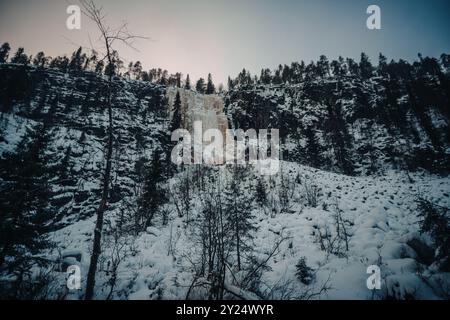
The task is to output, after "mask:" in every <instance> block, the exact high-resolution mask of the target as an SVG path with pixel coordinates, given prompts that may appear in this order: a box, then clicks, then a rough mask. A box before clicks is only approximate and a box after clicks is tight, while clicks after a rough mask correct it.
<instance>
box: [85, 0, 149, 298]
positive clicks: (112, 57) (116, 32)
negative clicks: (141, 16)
mask: <svg viewBox="0 0 450 320" xmlns="http://www.w3.org/2000/svg"><path fill="white" fill-rule="evenodd" d="M80 3H81V6H82V12H83V14H84V15H85V16H86V17H87V18H88V19H90V20H91V21H92V22H93V23H94V24H95V26H96V27H97V29H98V31H99V33H100V37H99V38H100V39H101V41H102V42H103V45H104V50H105V51H106V53H105V55H104V58H103V59H102V61H103V60H105V59H106V60H107V62H108V66H107V70H108V72H107V75H108V90H107V97H106V104H107V106H106V107H107V109H108V122H109V123H108V136H107V151H106V166H105V169H104V173H103V181H102V184H103V187H102V195H101V201H100V205H99V206H98V208H97V222H96V225H95V230H94V243H93V250H92V256H91V261H90V265H89V271H88V275H87V282H86V293H85V299H86V300H91V299H92V298H93V295H94V286H95V274H96V271H97V263H98V258H99V256H100V253H101V236H102V229H103V220H104V213H105V210H106V207H107V202H108V194H109V189H110V177H111V166H112V155H113V139H114V136H113V114H112V105H111V104H112V101H111V100H112V82H113V76H114V73H115V61H116V55H117V51H115V50H114V49H113V45H114V44H115V43H116V42H121V43H122V44H124V45H126V46H128V47H131V48H134V47H133V41H134V40H135V39H138V38H141V39H142V38H144V37H140V36H136V35H133V34H131V33H130V32H129V31H128V29H127V23H124V24H122V25H121V26H120V27H119V28H117V29H113V28H111V27H110V26H108V24H107V23H106V21H105V14H104V12H103V8H102V7H97V5H96V4H95V3H94V1H93V0H80Z"/></svg>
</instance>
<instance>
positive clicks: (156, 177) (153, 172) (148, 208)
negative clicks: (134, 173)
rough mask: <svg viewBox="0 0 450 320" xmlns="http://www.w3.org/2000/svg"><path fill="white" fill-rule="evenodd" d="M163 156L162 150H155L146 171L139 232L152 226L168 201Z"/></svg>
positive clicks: (140, 204) (140, 207) (137, 223)
mask: <svg viewBox="0 0 450 320" xmlns="http://www.w3.org/2000/svg"><path fill="white" fill-rule="evenodd" d="M161 155H162V151H161V150H159V149H157V150H155V152H154V153H153V157H152V160H151V163H150V166H149V167H148V168H147V169H146V174H145V178H144V185H143V191H142V194H141V196H140V199H139V202H138V203H139V210H138V216H137V217H136V218H137V219H136V227H137V230H138V231H139V230H145V228H147V227H149V226H151V223H152V220H153V218H154V216H155V214H156V212H157V211H158V208H159V207H160V206H161V205H162V204H163V203H164V202H165V201H166V200H167V195H166V192H165V190H164V188H163V187H162V182H163V181H164V178H165V177H164V165H163V162H162V157H161Z"/></svg>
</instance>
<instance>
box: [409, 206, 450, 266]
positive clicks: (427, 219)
mask: <svg viewBox="0 0 450 320" xmlns="http://www.w3.org/2000/svg"><path fill="white" fill-rule="evenodd" d="M417 203H418V209H419V215H420V216H421V217H422V218H423V220H422V221H421V222H420V227H421V231H422V232H428V233H429V234H430V235H431V237H432V239H433V242H434V245H435V246H436V254H435V259H436V262H438V265H439V267H440V269H441V270H442V271H445V272H449V271H450V218H449V209H448V208H444V207H440V206H437V205H435V204H433V203H431V202H430V201H428V200H426V199H423V198H419V199H418V200H417Z"/></svg>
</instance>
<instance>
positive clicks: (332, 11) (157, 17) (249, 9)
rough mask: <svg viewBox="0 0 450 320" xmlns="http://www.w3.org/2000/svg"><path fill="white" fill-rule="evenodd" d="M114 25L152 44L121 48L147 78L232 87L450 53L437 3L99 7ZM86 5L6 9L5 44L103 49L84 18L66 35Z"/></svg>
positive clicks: (263, 1) (137, 1) (448, 6)
mask: <svg viewBox="0 0 450 320" xmlns="http://www.w3.org/2000/svg"><path fill="white" fill-rule="evenodd" d="M96 3H97V4H99V5H101V6H103V8H104V10H105V13H107V20H108V22H109V24H111V25H112V26H117V25H119V24H121V22H122V20H126V21H127V22H128V23H129V29H130V30H131V31H132V32H134V33H136V34H139V35H143V36H148V37H150V38H151V39H152V40H151V41H145V40H140V41H138V42H136V47H137V48H138V49H139V52H136V51H133V50H131V49H129V48H123V47H120V46H119V47H118V49H119V51H120V53H121V56H122V57H123V58H124V61H125V63H127V62H129V61H138V60H139V61H141V62H142V64H143V66H144V69H145V70H148V69H151V68H162V69H167V70H168V71H169V72H170V73H175V72H182V73H183V75H184V76H186V74H190V76H191V80H192V81H195V80H196V79H198V78H199V77H203V78H206V76H207V74H208V73H211V74H212V75H213V79H214V81H215V82H216V84H219V83H224V84H226V79H227V77H228V75H230V76H232V77H234V76H236V75H237V74H238V73H239V72H240V71H241V70H242V69H243V68H245V69H247V70H250V72H251V73H252V74H258V75H259V73H260V70H261V68H270V69H273V68H276V67H277V66H278V65H279V64H290V63H291V62H293V61H301V60H304V61H305V63H308V62H309V61H311V60H317V59H318V57H319V56H320V55H321V54H324V55H326V56H327V57H328V58H329V59H330V60H331V59H335V58H337V57H338V56H339V55H341V56H343V57H351V58H355V59H356V60H359V56H360V53H361V52H366V53H367V54H368V55H369V57H370V58H371V59H372V61H373V62H374V63H377V61H378V58H377V57H378V54H379V53H380V52H382V53H383V54H385V55H386V56H387V57H388V59H389V60H390V59H396V60H397V59H400V58H402V59H406V60H409V61H413V60H415V59H417V54H418V53H419V52H420V53H422V54H423V55H427V56H434V57H439V55H440V54H441V53H448V52H450V41H449V40H450V37H449V35H448V31H449V30H450V3H448V2H447V1H442V0H435V1H431V2H430V1H429V2H425V1H406V0H400V1H396V2H395V3H392V1H391V2H389V1H367V0H359V1H358V0H347V1H342V2H339V3H336V1H335V2H332V1H326V0H321V1H293V0H284V1H270V0H247V1H237V0H231V1H230V0H228V1H222V0H217V1H206V0H190V1H182V0H152V1H143V0H134V1H129V2H126V3H125V2H121V1H118V0H109V1H106V0H98V1H96ZM69 4H77V1H66V2H65V1H57V0H38V1H30V0H17V1H14V2H9V1H4V0H0V41H1V42H9V43H10V44H11V46H12V51H15V50H16V49H17V47H24V48H25V50H26V52H27V53H28V54H33V55H34V54H36V53H37V52H38V51H41V50H42V51H44V52H45V53H46V54H47V55H50V56H57V55H64V54H66V55H70V54H71V53H72V52H73V51H74V50H75V49H76V48H77V47H78V46H80V45H81V46H83V47H91V45H90V40H89V39H91V41H92V42H93V44H94V47H96V43H95V40H96V34H97V33H96V32H95V29H94V28H93V26H92V25H91V24H90V23H88V21H87V19H86V18H85V17H83V18H82V28H81V30H67V29H66V26H65V21H66V19H67V17H68V14H67V13H66V8H67V6H68V5H69ZM370 4H377V5H379V6H380V8H381V19H382V29H381V30H368V29H367V28H366V19H367V17H368V15H367V14H366V9H367V7H368V5H370Z"/></svg>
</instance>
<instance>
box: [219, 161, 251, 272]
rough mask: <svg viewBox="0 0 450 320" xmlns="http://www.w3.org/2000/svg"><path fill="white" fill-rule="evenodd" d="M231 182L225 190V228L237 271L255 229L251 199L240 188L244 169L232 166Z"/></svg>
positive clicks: (248, 247) (249, 245)
mask: <svg viewBox="0 0 450 320" xmlns="http://www.w3.org/2000/svg"><path fill="white" fill-rule="evenodd" d="M232 170H233V172H232V178H231V181H230V183H229V185H228V187H227V189H226V190H225V199H224V201H225V211H226V215H225V217H226V228H227V229H229V231H230V234H231V241H232V242H233V243H234V246H235V250H236V251H235V252H236V262H237V267H238V270H241V269H242V256H243V255H244V254H245V252H247V251H248V250H249V249H250V248H251V244H250V243H249V242H250V241H251V240H252V239H253V237H252V231H254V230H255V229H256V227H255V226H254V225H253V223H252V219H253V218H254V216H253V213H252V207H251V203H252V199H251V198H250V197H249V196H248V193H246V192H245V190H244V189H243V187H242V180H243V174H244V171H245V168H241V167H238V166H233V169H232Z"/></svg>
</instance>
